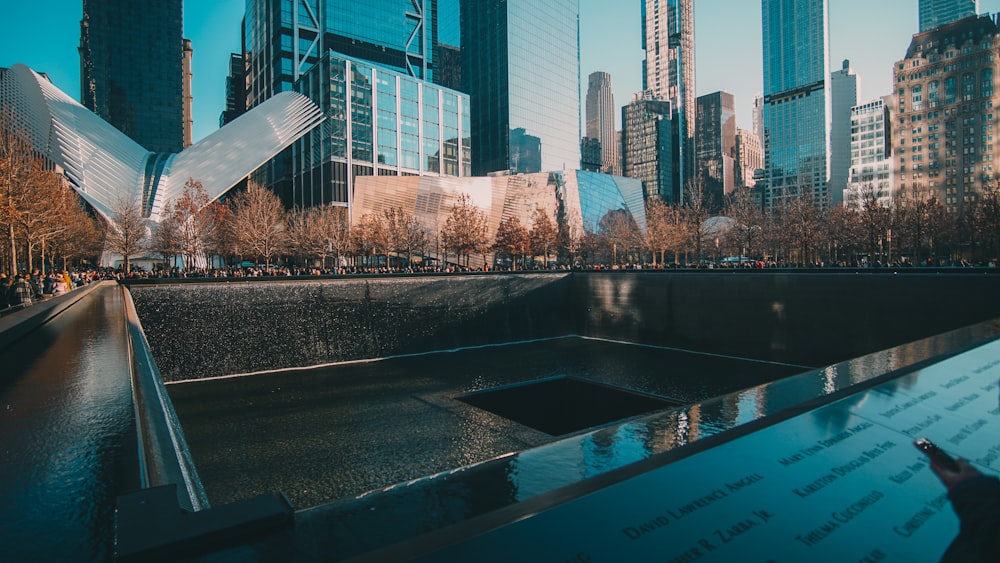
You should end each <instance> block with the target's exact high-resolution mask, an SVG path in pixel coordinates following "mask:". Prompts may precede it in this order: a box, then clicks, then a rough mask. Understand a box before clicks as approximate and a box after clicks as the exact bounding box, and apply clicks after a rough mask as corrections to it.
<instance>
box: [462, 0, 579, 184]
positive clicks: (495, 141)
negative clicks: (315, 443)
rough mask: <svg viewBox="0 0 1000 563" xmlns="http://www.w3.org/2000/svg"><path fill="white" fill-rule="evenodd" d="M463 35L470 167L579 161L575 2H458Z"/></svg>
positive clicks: (531, 168) (554, 166) (534, 167)
mask: <svg viewBox="0 0 1000 563" xmlns="http://www.w3.org/2000/svg"><path fill="white" fill-rule="evenodd" d="M461 34H462V39H461V42H462V83H463V87H462V91H464V92H467V93H468V94H469V96H470V99H471V102H472V107H471V118H472V126H471V129H470V131H471V133H472V173H473V174H474V175H477V176H480V175H484V174H488V173H493V172H500V171H509V172H515V173H529V172H542V171H555V170H562V169H571V168H576V167H578V166H579V165H580V139H581V137H582V135H581V132H580V117H581V116H580V46H579V2H578V1H577V0H547V1H545V2H536V1H532V0H506V1H504V2H493V1H491V2H483V1H482V0H462V1H461ZM536 151H540V152H538V153H537V155H536Z"/></svg>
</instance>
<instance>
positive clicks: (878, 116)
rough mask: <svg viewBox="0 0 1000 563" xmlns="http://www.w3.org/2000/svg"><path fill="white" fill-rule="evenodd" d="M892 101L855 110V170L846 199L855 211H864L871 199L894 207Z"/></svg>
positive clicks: (858, 106) (858, 107)
mask: <svg viewBox="0 0 1000 563" xmlns="http://www.w3.org/2000/svg"><path fill="white" fill-rule="evenodd" d="M889 100H891V96H886V97H885V98H878V99H875V100H871V101H869V102H866V103H863V104H858V105H856V106H854V107H853V108H851V170H850V175H849V177H848V183H847V188H846V189H845V190H844V196H843V197H844V205H845V206H847V207H849V208H851V209H855V210H858V211H860V210H861V209H862V207H863V206H864V201H865V199H866V198H867V197H874V198H875V200H876V201H878V202H879V203H880V204H881V205H883V206H885V207H889V206H890V205H891V204H892V201H893V194H894V189H893V181H892V178H893V165H892V158H891V156H892V150H891V146H890V145H889V124H890V117H889V105H888V104H887V103H886V102H887V101H889Z"/></svg>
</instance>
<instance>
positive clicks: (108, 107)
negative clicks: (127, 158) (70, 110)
mask: <svg viewBox="0 0 1000 563" xmlns="http://www.w3.org/2000/svg"><path fill="white" fill-rule="evenodd" d="M183 13H184V12H183V2H182V0H162V1H157V2H135V1H134V0H84V2H83V19H82V20H81V21H80V49H79V51H80V100H81V103H82V104H83V106H84V107H86V108H87V109H89V110H91V111H93V112H94V113H96V114H97V115H99V116H100V117H101V118H102V119H104V120H106V121H107V122H108V123H110V124H111V125H113V126H114V127H115V128H116V129H118V130H119V131H121V132H122V133H125V134H126V135H128V136H129V138H131V139H132V140H134V141H135V142H137V143H139V144H140V145H142V146H143V147H145V148H146V149H147V150H150V151H153V152H177V151H180V150H181V149H182V148H184V140H185V119H184V118H185V114H184V101H185V100H184V88H185V86H184V59H185V56H186V54H185V41H184V37H183V34H184V21H183V19H184V18H183ZM188 44H189V43H188Z"/></svg>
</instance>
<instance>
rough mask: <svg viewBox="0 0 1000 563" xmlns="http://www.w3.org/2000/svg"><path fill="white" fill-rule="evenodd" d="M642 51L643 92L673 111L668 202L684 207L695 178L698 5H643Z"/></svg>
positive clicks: (666, 0) (675, 1)
mask: <svg viewBox="0 0 1000 563" xmlns="http://www.w3.org/2000/svg"><path fill="white" fill-rule="evenodd" d="M642 48H643V50H644V51H645V52H646V60H645V64H644V65H643V69H642V88H643V90H644V91H646V92H650V93H651V94H652V98H654V99H661V100H669V101H670V104H671V107H672V108H673V111H674V114H675V115H674V116H673V122H674V126H675V128H676V131H677V132H676V135H677V140H676V141H675V142H674V154H675V156H674V158H675V160H676V162H674V163H672V164H671V165H670V168H671V169H672V170H673V178H672V184H673V185H672V186H670V192H671V195H670V198H669V199H668V201H675V202H678V203H680V202H682V201H683V199H684V190H685V189H686V188H687V183H688V180H689V179H691V178H694V172H695V170H696V164H695V146H694V137H695V119H696V113H697V111H698V108H697V101H696V96H695V78H694V0H642Z"/></svg>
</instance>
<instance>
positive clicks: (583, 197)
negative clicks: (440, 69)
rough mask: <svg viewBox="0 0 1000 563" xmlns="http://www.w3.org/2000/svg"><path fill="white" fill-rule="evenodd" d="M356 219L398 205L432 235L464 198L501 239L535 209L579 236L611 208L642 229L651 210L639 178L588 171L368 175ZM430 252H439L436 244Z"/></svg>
mask: <svg viewBox="0 0 1000 563" xmlns="http://www.w3.org/2000/svg"><path fill="white" fill-rule="evenodd" d="M355 181H356V185H355V191H354V201H353V212H352V213H351V217H352V219H351V220H352V222H353V223H355V224H357V223H358V222H359V221H361V218H362V217H364V216H365V215H367V214H379V213H382V212H383V211H386V210H389V209H391V208H394V207H400V208H402V209H403V210H405V211H407V212H410V213H413V215H414V218H415V219H416V220H417V221H418V222H419V223H420V224H421V226H422V227H424V228H425V229H426V230H427V231H428V232H430V233H439V232H441V230H442V229H443V228H444V226H445V222H446V221H447V219H448V216H449V215H450V214H451V210H452V207H453V206H454V205H455V204H456V203H457V202H458V199H459V197H460V196H462V195H465V196H467V197H468V198H469V200H470V201H471V203H472V204H473V205H475V206H476V207H478V208H479V209H480V210H482V211H483V212H484V213H485V214H486V217H487V219H488V225H489V232H488V237H489V240H493V239H494V238H495V235H496V232H497V228H499V226H500V223H501V221H503V220H504V219H507V218H509V217H517V219H518V220H519V221H520V222H521V224H522V225H525V226H530V225H531V222H532V212H533V211H535V210H536V209H542V210H544V211H545V212H546V213H547V214H548V216H549V217H550V218H551V219H552V220H553V221H555V222H557V226H558V228H559V229H560V230H561V231H562V232H565V233H567V234H568V235H569V236H571V237H574V238H577V237H580V236H582V235H583V233H584V231H586V232H591V233H595V232H597V231H598V229H599V224H600V221H601V219H603V218H604V216H605V215H607V214H609V213H610V212H615V211H625V212H627V213H629V214H630V215H631V216H632V218H633V219H635V222H636V224H637V225H638V226H639V229H640V230H642V231H645V230H646V212H645V207H644V203H643V198H642V184H641V183H640V182H639V181H638V180H634V179H631V178H623V177H621V176H611V175H608V174H599V173H596V172H586V171H583V170H560V171H558V172H540V173H536V174H517V175H495V176H488V177H464V178H457V177H450V176H367V177H360V176H359V177H357V178H356V180H355ZM431 251H432V252H430V253H429V254H435V253H436V249H434V248H432V249H431Z"/></svg>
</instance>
